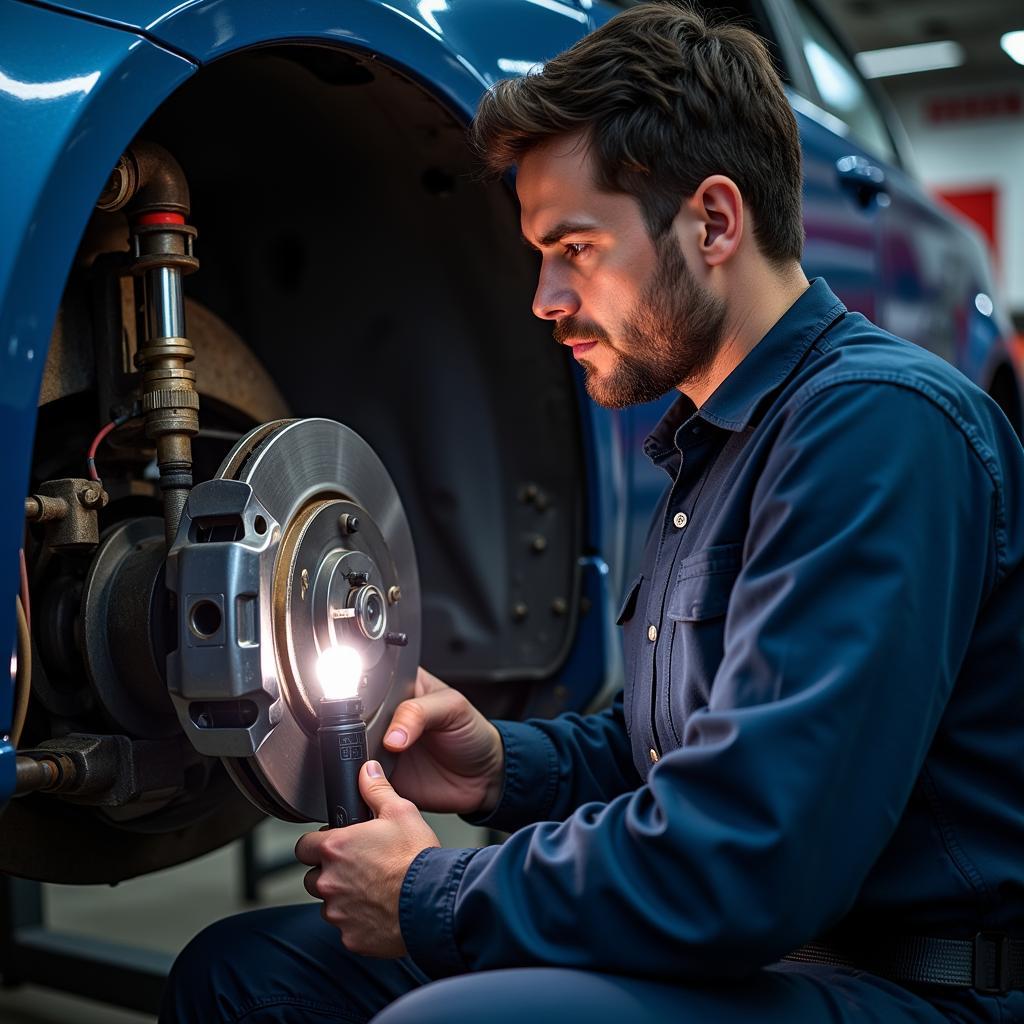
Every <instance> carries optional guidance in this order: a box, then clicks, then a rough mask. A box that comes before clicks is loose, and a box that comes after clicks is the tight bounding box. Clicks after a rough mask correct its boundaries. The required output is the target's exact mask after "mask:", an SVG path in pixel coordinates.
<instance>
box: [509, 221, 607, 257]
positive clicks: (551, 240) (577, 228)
mask: <svg viewBox="0 0 1024 1024" xmlns="http://www.w3.org/2000/svg"><path fill="white" fill-rule="evenodd" d="M588 231H591V232H592V231H597V225H596V224H591V223H588V222H586V221H574V220H563V221H559V223H557V224H556V225H555V226H554V227H553V228H552V229H551V230H550V231H549V232H547V234H545V235H544V236H543V237H542V238H541V239H540V240H539V241H540V245H534V244H533V242H531V241H530V240H529V239H528V238H527V237H526V235H522V234H521V235H520V237H521V238H522V240H523V244H524V245H526V246H529V247H530V248H531V249H533V250H534V251H535V252H540V250H541V249H547V248H548V247H549V246H552V245H556V244H557V243H558V242H560V241H561V240H562V239H563V238H565V236H566V235H575V234H582V233H584V232H588Z"/></svg>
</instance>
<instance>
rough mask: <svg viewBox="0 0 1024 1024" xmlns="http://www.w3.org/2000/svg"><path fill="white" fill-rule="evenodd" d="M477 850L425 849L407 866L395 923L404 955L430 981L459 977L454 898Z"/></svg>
mask: <svg viewBox="0 0 1024 1024" xmlns="http://www.w3.org/2000/svg"><path fill="white" fill-rule="evenodd" d="M478 852H479V851H478V850H444V849H438V848H437V847H429V848H428V849H426V850H422V851H420V853H419V854H417V856H416V858H415V860H413V862H412V863H411V864H410V865H409V870H408V871H406V873H405V879H404V881H403V882H402V889H401V891H400V893H399V896H398V923H399V927H400V928H401V930H402V939H403V941H404V942H405V948H406V950H407V951H408V954H409V956H410V957H412V959H413V960H414V961H415V962H416V964H417V966H419V967H420V968H421V969H422V970H423V971H424V972H425V973H426V974H429V975H430V977H432V978H446V977H448V976H449V975H452V974H462V973H463V972H464V971H465V970H466V964H465V962H464V961H463V959H462V957H461V955H460V954H459V950H458V947H457V946H456V944H455V928H454V908H455V894H456V893H457V892H458V889H459V883H460V882H461V881H462V876H463V874H464V873H465V871H466V865H467V864H468V863H469V861H470V858H471V857H472V856H473V855H474V854H475V853H478Z"/></svg>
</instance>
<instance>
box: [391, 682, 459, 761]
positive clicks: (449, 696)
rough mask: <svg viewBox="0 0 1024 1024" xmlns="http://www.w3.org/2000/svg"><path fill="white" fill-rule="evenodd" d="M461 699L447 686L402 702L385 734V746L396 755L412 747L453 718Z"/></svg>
mask: <svg viewBox="0 0 1024 1024" xmlns="http://www.w3.org/2000/svg"><path fill="white" fill-rule="evenodd" d="M459 700H460V696H459V694H458V693H457V691H455V690H452V689H450V688H449V687H447V686H445V687H444V689H442V690H437V691H434V692H433V693H425V694H424V695H423V696H422V697H413V698H412V699H411V700H403V701H402V703H401V704H399V705H398V707H397V708H395V713H394V715H393V716H392V718H391V724H390V725H389V726H388V729H387V732H386V733H385V734H384V746H385V747H387V749H388V750H394V751H396V752H398V751H402V750H406V749H408V748H409V747H411V746H412V745H413V744H414V743H415V742H416V741H417V740H418V739H419V738H420V737H421V736H422V735H423V733H425V732H428V731H429V730H431V729H439V728H441V727H443V726H444V725H446V724H447V723H448V722H450V721H452V719H453V718H454V716H455V714H456V711H457V707H458V703H459Z"/></svg>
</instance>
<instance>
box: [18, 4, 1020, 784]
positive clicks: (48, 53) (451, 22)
mask: <svg viewBox="0 0 1024 1024" xmlns="http://www.w3.org/2000/svg"><path fill="white" fill-rule="evenodd" d="M614 13H616V8H614V7H612V6H611V5H609V4H605V3H600V2H594V0H388V2H385V0H344V2H339V0H307V2H305V3H303V4H301V5H294V6H292V5H284V4H270V3H265V2H258V3H254V2H253V0H188V2H184V3H178V4H175V3H173V2H170V0H139V2H136V3H133V4H131V5H126V4H124V3H123V2H121V0H79V2H75V0H49V2H48V3H47V5H46V7H45V8H44V7H39V6H36V5H34V4H33V3H31V0H0V28H2V31H0V125H2V126H3V129H4V138H5V145H4V147H3V148H2V150H0V180H3V181H4V182H6V183H8V187H6V188H5V190H4V192H3V193H2V194H0V225H2V227H3V231H4V237H5V239H6V240H7V242H6V244H5V245H4V246H3V247H0V430H2V432H3V437H4V439H5V445H4V454H3V462H2V473H0V480H2V482H3V484H4V494H5V498H4V500H3V502H0V604H3V603H4V602H6V606H7V607H9V603H10V602H9V598H10V596H11V595H12V594H13V593H14V592H15V591H16V589H17V553H18V548H19V546H20V544H21V532H22V529H23V510H22V495H23V494H24V493H25V491H26V487H27V482H28V479H29V470H30V460H31V452H32V443H33V435H34V429H35V420H36V404H37V397H38V393H39V386H40V379H41V375H42V370H43V366H44V363H45V359H46V352H47V347H48V343H49V338H50V333H51V329H52V325H53V322H54V318H55V315H56V312H57V309H58V304H59V302H60V297H61V288H62V285H63V282H64V280H65V279H66V277H67V273H68V270H69V268H70V265H71V261H72V259H73V258H74V254H75V251H76V248H77V246H78V243H79V239H80V237H81V233H82V230H83V228H84V227H85V224H86V222H87V220H88V218H89V216H90V213H91V211H92V208H93V205H94V203H95V200H96V197H97V195H98V194H99V192H100V189H101V187H102V185H103V183H104V181H105V178H106V176H107V174H108V173H109V171H110V169H111V168H112V167H113V166H114V164H115V163H116V161H117V158H118V157H119V156H120V154H121V152H122V151H123V150H124V148H125V146H126V145H127V144H128V143H129V142H130V141H131V139H132V138H133V136H134V135H135V133H136V132H137V131H138V129H139V128H140V127H141V125H142V124H143V123H144V122H145V120H146V119H147V117H149V115H150V114H152V112H153V111H154V110H155V109H156V108H157V107H158V106H159V105H160V103H161V102H162V101H163V100H164V99H165V98H166V97H167V96H169V95H170V94H171V93H172V92H174V90H175V89H176V88H177V87H178V86H179V85H180V84H181V83H182V82H183V81H184V80H185V79H187V78H188V77H189V75H190V74H192V73H193V72H194V71H195V70H196V68H197V67H199V66H202V65H204V64H207V63H209V62H211V61H215V60H217V59H218V58H221V57H224V56H226V55H228V54H231V53H235V52H237V51H239V50H244V49H247V48H251V47H258V46H263V45H268V44H272V43H279V42H287V41H292V42H295V41H305V42H313V43H322V44H324V45H334V46H343V47H345V48H348V49H354V50H358V51H362V52H364V53H369V54H373V55H374V56H375V58H376V59H378V60H380V61H382V62H385V63H387V64H388V65H390V66H391V67H393V68H395V69H396V70H398V71H400V72H401V73H403V74H405V75H407V76H409V77H410V78H412V79H414V80H416V81H418V82H419V83H420V84H421V85H422V86H423V87H424V88H425V89H427V90H428V91H430V92H432V93H433V94H434V95H435V96H436V97H437V98H438V99H439V100H440V101H441V102H442V103H444V104H445V105H446V106H447V107H448V108H449V109H450V110H451V111H452V112H453V114H455V116H456V117H458V118H460V119H461V120H463V121H468V120H469V119H470V118H471V116H472V114H473V111H474V110H475V108H476V105H477V103H478V101H479V98H480V96H481V94H482V92H483V91H484V90H485V89H486V88H487V87H488V86H490V85H491V84H493V83H494V82H495V81H496V80H498V79H499V78H501V77H507V76H509V75H514V74H522V73H525V72H526V70H527V69H528V68H530V67H531V66H532V65H534V64H537V63H542V62H543V61H544V60H546V59H548V58H550V57H551V56H553V55H554V54H556V53H558V52H560V51H561V50H563V49H565V48H566V47H567V46H569V45H571V44H572V43H573V42H575V41H576V40H577V39H579V38H580V37H581V36H582V35H584V34H585V33H586V32H588V31H590V30H591V29H592V28H595V27H597V26H598V25H599V24H601V23H603V22H604V21H606V20H607V19H608V18H609V17H611V16H612V15H613V14H614ZM794 105H795V106H796V105H797V104H796V103H795V104H794ZM797 117H798V122H799V125H800V130H801V133H802V138H803V144H804V150H805V159H806V165H807V168H808V171H809V173H808V180H807V183H806V187H805V203H806V211H807V234H808V245H807V258H806V260H805V266H806V269H807V270H808V272H809V273H811V274H820V273H825V274H826V275H827V276H828V279H829V282H830V284H831V285H832V287H833V288H834V289H835V291H836V292H837V293H838V294H839V295H840V296H841V297H842V298H844V300H846V301H847V303H848V304H849V305H850V306H851V307H854V308H859V309H861V310H863V311H864V312H866V313H868V315H873V314H877V313H878V312H879V311H878V310H876V309H875V308H874V303H875V301H876V297H877V296H878V295H879V294H881V293H880V289H879V279H878V278H879V272H878V267H879V265H880V264H879V253H880V251H881V249H880V247H881V246H883V242H882V241H881V239H882V238H883V237H884V232H883V231H882V227H881V226H880V225H884V220H883V217H882V216H881V214H884V213H885V212H886V211H878V210H867V211H864V210H857V209H855V208H854V207H853V206H852V205H851V204H850V203H849V201H848V198H847V197H845V196H843V195H842V194H841V190H840V189H839V186H838V185H837V183H836V180H835V175H834V162H835V159H836V157H837V155H842V154H845V153H847V152H848V151H849V150H850V146H849V145H848V144H847V143H846V141H845V140H840V141H837V139H836V136H835V135H834V134H833V133H831V132H829V131H828V130H827V128H826V127H823V126H822V124H821V123H819V122H817V121H815V119H814V118H812V117H808V116H807V115H806V113H801V111H800V109H799V106H798V107H797ZM906 188H907V190H908V193H909V192H913V190H914V189H916V193H915V194H916V195H917V196H919V197H920V189H919V188H918V187H917V186H916V185H914V184H913V183H909V184H907V186H906ZM915 201H917V200H915ZM912 216H918V217H932V218H933V219H934V218H938V222H945V221H946V220H947V219H948V218H945V215H939V214H936V213H935V212H934V210H933V209H930V208H929V209H928V210H924V211H916V212H914V213H913V214H912ZM940 230H941V228H940ZM968 244H977V243H976V242H975V241H973V240H971V241H970V242H969V243H968ZM897 281H898V283H897V285H896V287H897V296H896V297H897V298H898V297H899V294H903V293H904V292H906V294H909V295H914V296H916V295H919V294H920V289H921V286H920V282H917V281H914V280H912V279H909V278H908V279H906V280H904V278H903V277H899V278H897ZM979 287H980V285H979ZM915 289H917V291H915ZM891 299H892V296H888V297H887V299H886V301H891ZM882 321H883V326H886V324H885V323H884V317H883V318H882ZM961 326H962V332H961V336H960V340H959V341H957V343H956V344H954V345H953V349H952V351H951V353H949V354H948V357H949V358H951V359H952V361H954V362H955V363H956V364H957V365H958V366H960V368H961V369H963V370H964V371H965V372H968V373H969V374H971V375H972V376H973V377H974V378H975V379H976V380H980V379H981V374H982V373H983V372H984V370H985V368H986V367H987V366H988V365H990V364H991V362H992V361H993V359H996V358H1002V359H1005V358H1006V356H1005V353H1003V352H1002V351H1001V350H1000V351H997V349H999V348H1000V346H1001V345H1002V344H1003V341H1002V337H1003V336H1004V335H1003V334H1002V331H1001V329H1000V326H999V325H998V324H996V323H994V321H993V320H992V318H991V317H982V316H981V314H980V313H978V314H977V316H975V315H974V312H973V308H972V310H970V311H968V316H967V318H966V320H965V321H964V323H963V324H962V325H961ZM915 340H918V339H915ZM944 354H946V353H944ZM577 380H578V381H579V380H580V378H579V377H577ZM580 389H581V396H582V385H580ZM670 401H671V398H670V397H669V398H666V399H663V400H661V401H659V402H655V403H651V404H649V405H645V406H640V407H636V408H632V409H627V410H622V411H608V410H604V409H601V408H599V407H597V406H596V405H594V404H593V403H591V402H589V401H586V400H585V399H582V400H581V402H580V408H581V416H582V428H583V439H584V446H585V459H586V479H587V488H588V490H587V496H586V497H587V503H588V504H587V537H586V545H587V548H588V549H589V550H590V551H593V552H597V553H598V554H596V555H592V556H588V557H587V558H585V559H584V560H583V565H582V570H583V591H584V594H585V595H586V596H587V597H588V598H589V599H590V601H591V602H592V604H593V605H594V610H595V614H592V615H590V616H589V617H585V618H584V619H582V620H581V625H580V628H579V630H578V633H577V637H576V643H575V647H574V649H573V651H572V653H571V654H570V656H569V660H568V662H567V663H566V666H565V670H564V685H566V686H567V688H568V689H569V690H570V692H571V699H570V701H569V703H570V704H571V705H572V706H577V707H579V706H582V705H583V704H584V703H586V701H587V699H588V698H589V697H592V696H593V694H594V692H595V690H596V689H597V688H598V687H600V685H601V683H602V681H603V680H605V679H606V678H608V677H609V676H614V673H615V666H616V664H617V662H618V660H619V659H620V657H621V655H620V653H619V651H618V640H617V637H616V636H615V631H614V629H613V628H612V617H613V614H614V604H615V602H616V598H617V597H618V595H619V594H620V593H621V591H622V589H623V586H624V584H625V583H626V582H627V581H626V580H625V579H623V573H624V572H625V571H628V570H627V567H628V566H629V565H630V564H632V563H634V562H635V553H636V552H637V551H638V550H639V549H640V547H641V546H642V543H643V539H644V532H645V530H646V525H647V520H648V516H649V514H650V511H651V509H652V508H653V507H654V505H655V503H656V501H657V499H658V497H659V495H660V493H661V491H662V489H663V487H664V476H663V474H662V473H661V472H660V471H659V470H656V469H654V468H653V467H652V466H651V465H650V464H649V463H648V462H647V460H646V459H645V458H644V457H643V455H642V453H641V451H640V442H641V441H642V439H643V437H644V436H645V435H646V434H647V433H648V432H649V431H650V429H651V427H652V426H653V424H654V423H655V422H656V420H657V419H658V418H659V417H660V415H661V413H662V412H663V411H664V409H665V408H666V407H667V405H668V403H669V402H670ZM3 595H7V596H6V597H4V596H3ZM13 649H14V619H13V616H11V615H6V614H0V651H2V652H7V651H12V650H13ZM12 693H13V686H12V681H8V680H0V734H4V735H6V732H7V731H8V730H9V727H10V716H11V701H12ZM13 783H14V752H13V750H12V749H11V747H10V745H9V743H0V802H2V801H3V799H4V798H5V797H6V796H7V795H9V794H10V792H11V791H12V790H13Z"/></svg>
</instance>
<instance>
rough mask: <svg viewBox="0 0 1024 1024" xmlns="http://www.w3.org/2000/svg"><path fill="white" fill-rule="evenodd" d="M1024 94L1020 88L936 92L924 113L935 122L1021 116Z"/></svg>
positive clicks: (1023, 111)
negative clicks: (952, 93) (949, 93)
mask: <svg viewBox="0 0 1024 1024" xmlns="http://www.w3.org/2000/svg"><path fill="white" fill-rule="evenodd" d="M1021 114H1024V97H1022V96H1021V94H1020V93H1019V92H1013V91H1007V92H992V93H981V94H976V95H973V96H935V97H933V98H932V99H930V100H928V101H927V103H926V104H925V116H926V117H927V119H928V120H929V121H930V122H931V123H932V124H949V123H950V122H957V121H988V120H992V119H994V118H1007V117H1020V116H1021Z"/></svg>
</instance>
